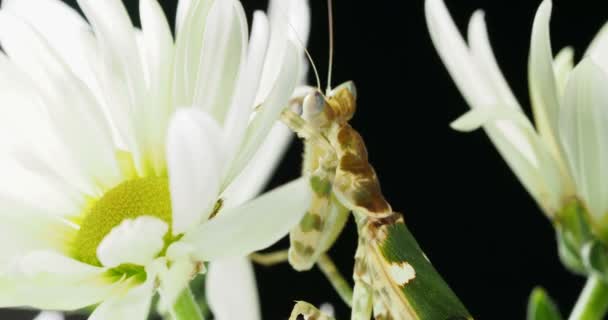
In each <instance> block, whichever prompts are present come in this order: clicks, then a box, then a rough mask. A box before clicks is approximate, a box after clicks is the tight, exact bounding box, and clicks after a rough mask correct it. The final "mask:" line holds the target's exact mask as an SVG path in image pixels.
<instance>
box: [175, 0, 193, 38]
mask: <svg viewBox="0 0 608 320" xmlns="http://www.w3.org/2000/svg"><path fill="white" fill-rule="evenodd" d="M192 2H195V3H196V2H198V0H194V1H193V0H178V2H177V10H176V14H175V32H176V33H180V32H182V31H181V30H182V25H183V24H184V21H185V20H186V16H187V15H188V13H189V12H191V11H190V10H191V9H190V5H192Z"/></svg>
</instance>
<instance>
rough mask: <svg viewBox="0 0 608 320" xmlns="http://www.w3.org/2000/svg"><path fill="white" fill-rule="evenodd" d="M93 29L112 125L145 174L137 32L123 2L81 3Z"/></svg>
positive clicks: (94, 0)
mask: <svg viewBox="0 0 608 320" xmlns="http://www.w3.org/2000/svg"><path fill="white" fill-rule="evenodd" d="M78 4H79V5H80V8H81V9H82V11H83V12H84V13H85V15H86V17H87V19H88V20H89V22H90V23H91V25H92V27H93V31H94V32H95V36H96V38H97V40H98V43H99V51H100V52H99V54H100V55H101V56H102V58H103V63H104V64H103V65H102V68H101V69H100V70H97V72H99V73H100V77H101V79H102V89H103V92H104V97H105V99H106V102H107V105H108V107H109V108H112V109H111V111H110V113H111V115H112V117H113V118H112V121H113V124H114V125H115V126H116V127H117V128H118V131H119V132H120V134H121V138H122V139H123V141H124V142H125V143H126V144H127V146H128V148H129V151H131V152H132V153H133V154H134V160H135V165H136V167H137V169H138V170H139V172H142V171H143V169H144V168H143V167H144V164H143V163H142V155H141V150H140V148H141V146H140V144H141V140H142V139H143V138H142V132H141V131H140V130H137V129H138V128H135V123H137V122H138V120H139V119H138V116H139V115H141V114H143V112H145V107H146V106H145V103H144V102H145V101H144V99H143V97H144V94H145V91H144V88H145V87H144V86H145V79H144V73H143V67H142V64H141V59H140V56H139V51H138V49H137V43H136V38H135V31H134V28H133V25H132V23H131V20H130V18H129V15H128V14H127V11H126V9H125V7H124V5H123V3H122V1H120V0H104V1H97V0H78Z"/></svg>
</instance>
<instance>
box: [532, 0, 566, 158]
mask: <svg viewBox="0 0 608 320" xmlns="http://www.w3.org/2000/svg"><path fill="white" fill-rule="evenodd" d="M551 7H552V4H551V1H550V0H545V1H543V3H542V4H541V5H540V7H539V8H538V11H537V12H536V17H535V19H534V26H533V28H532V40H531V44H530V59H529V66H528V78H529V82H530V99H531V100H532V110H533V111H534V120H535V122H536V126H537V128H538V131H539V133H540V135H541V136H542V137H543V138H544V139H546V141H547V143H549V144H550V145H552V146H553V147H554V148H557V145H556V140H555V139H556V137H557V134H556V130H557V114H558V112H559V99H558V95H557V84H556V80H555V73H554V71H553V52H552V49H551V39H550V34H549V21H550V19H551ZM557 154H559V150H556V155H557Z"/></svg>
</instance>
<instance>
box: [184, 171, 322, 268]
mask: <svg viewBox="0 0 608 320" xmlns="http://www.w3.org/2000/svg"><path fill="white" fill-rule="evenodd" d="M311 197H312V196H311V193H310V186H309V184H308V178H306V177H304V178H300V179H298V180H295V181H293V182H290V183H288V184H286V185H284V186H282V187H280V188H277V189H275V190H273V191H270V192H268V193H266V194H264V195H262V196H260V197H259V198H257V199H255V200H252V201H250V202H248V203H246V204H244V205H242V206H240V207H236V208H231V209H226V210H223V211H220V213H219V215H218V216H217V217H215V218H213V219H212V220H210V221H209V222H207V223H205V224H203V225H201V226H199V227H197V228H196V229H194V230H192V231H191V232H190V233H187V234H186V235H185V236H184V238H183V240H182V241H184V242H186V243H189V244H191V245H193V246H194V247H195V248H196V250H195V252H194V254H195V255H196V257H198V258H199V259H200V260H204V261H211V260H215V259H220V258H224V257H235V256H245V255H247V254H249V253H251V252H253V251H256V250H260V249H263V248H266V247H268V246H270V245H272V244H273V243H275V242H276V241H278V240H279V239H281V238H282V237H283V236H285V235H286V234H287V233H288V232H289V230H290V229H291V228H292V227H293V226H294V225H296V224H297V223H298V222H299V221H300V219H301V218H302V216H303V215H304V213H305V212H306V210H307V209H308V206H309V204H310V200H311Z"/></svg>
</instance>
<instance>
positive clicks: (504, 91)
mask: <svg viewBox="0 0 608 320" xmlns="http://www.w3.org/2000/svg"><path fill="white" fill-rule="evenodd" d="M468 37H469V43H470V47H471V55H472V57H473V59H475V61H476V62H477V64H478V66H479V69H480V70H481V71H482V72H483V73H484V74H485V75H486V77H487V79H488V80H487V81H488V83H489V85H491V86H492V88H493V90H494V92H495V94H496V99H497V100H498V101H501V103H503V104H504V105H505V106H506V107H510V108H512V109H516V110H518V111H520V110H521V107H520V106H519V103H518V102H517V100H516V99H515V96H514V95H513V92H512V91H511V88H509V85H508V84H507V81H506V80H505V78H504V76H503V75H502V72H501V71H500V69H499V68H498V63H497V62H496V58H495V57H494V53H493V52H492V46H491V45H490V40H489V39H488V31H487V28H486V22H485V20H484V14H483V12H482V11H479V10H478V11H476V12H475V13H474V14H473V16H472V17H471V20H470V21H469V33H468Z"/></svg>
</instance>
